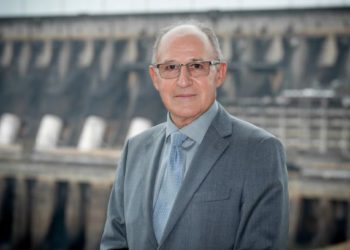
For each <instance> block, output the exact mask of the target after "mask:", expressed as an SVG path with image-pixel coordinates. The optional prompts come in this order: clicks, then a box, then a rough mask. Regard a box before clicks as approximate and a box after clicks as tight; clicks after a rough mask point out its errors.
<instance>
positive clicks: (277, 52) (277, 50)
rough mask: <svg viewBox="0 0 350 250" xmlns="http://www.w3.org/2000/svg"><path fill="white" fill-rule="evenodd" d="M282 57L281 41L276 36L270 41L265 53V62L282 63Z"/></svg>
mask: <svg viewBox="0 0 350 250" xmlns="http://www.w3.org/2000/svg"><path fill="white" fill-rule="evenodd" d="M283 56H284V50H283V44H282V39H281V37H280V36H276V37H274V38H273V39H272V41H271V44H270V47H269V49H268V51H267V53H266V61H267V62H269V63H278V62H280V61H282V59H283Z"/></svg>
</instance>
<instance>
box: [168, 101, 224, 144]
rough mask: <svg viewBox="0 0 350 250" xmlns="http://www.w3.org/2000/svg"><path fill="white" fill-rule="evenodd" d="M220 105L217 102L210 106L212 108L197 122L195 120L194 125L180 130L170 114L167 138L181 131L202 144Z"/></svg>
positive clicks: (191, 124)
mask: <svg viewBox="0 0 350 250" xmlns="http://www.w3.org/2000/svg"><path fill="white" fill-rule="evenodd" d="M218 109H219V107H218V104H217V102H216V101H214V103H213V104H212V105H211V106H210V108H209V109H208V110H207V111H206V112H204V113H203V114H202V115H201V116H200V117H198V118H197V119H196V120H194V121H193V122H192V123H190V124H188V125H187V126H185V127H183V128H181V129H178V128H177V127H176V125H175V124H174V123H173V121H172V120H171V118H170V114H169V113H168V115H167V123H166V137H167V138H168V136H169V135H170V134H171V133H173V132H175V131H178V130H179V131H180V132H181V133H183V134H185V135H186V136H187V137H189V138H190V139H192V140H193V141H195V142H196V143H198V144H200V143H201V142H202V140H203V138H204V136H205V134H206V133H207V130H208V128H209V126H210V124H211V122H212V121H213V120H214V117H215V116H216V114H217V112H218Z"/></svg>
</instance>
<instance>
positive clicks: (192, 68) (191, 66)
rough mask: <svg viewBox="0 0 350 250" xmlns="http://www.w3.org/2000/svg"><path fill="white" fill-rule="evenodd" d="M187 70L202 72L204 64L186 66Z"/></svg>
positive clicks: (197, 63) (196, 63)
mask: <svg viewBox="0 0 350 250" xmlns="http://www.w3.org/2000/svg"><path fill="white" fill-rule="evenodd" d="M188 68H189V69H190V70H202V69H203V68H204V64H203V63H199V62H195V63H190V64H188Z"/></svg>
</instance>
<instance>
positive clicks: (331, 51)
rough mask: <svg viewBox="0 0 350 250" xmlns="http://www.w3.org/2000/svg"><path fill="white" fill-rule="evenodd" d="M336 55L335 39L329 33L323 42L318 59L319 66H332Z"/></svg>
mask: <svg viewBox="0 0 350 250" xmlns="http://www.w3.org/2000/svg"><path fill="white" fill-rule="evenodd" d="M337 56H338V48H337V41H336V38H335V37H334V36H333V35H329V36H328V37H327V39H326V40H325V41H324V43H323V48H322V52H321V56H320V59H319V66H321V67H330V66H333V65H334V63H335V61H336V60H337Z"/></svg>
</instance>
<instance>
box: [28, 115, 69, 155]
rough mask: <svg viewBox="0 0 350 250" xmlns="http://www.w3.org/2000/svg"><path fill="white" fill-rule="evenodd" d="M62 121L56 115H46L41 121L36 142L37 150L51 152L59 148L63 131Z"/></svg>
mask: <svg viewBox="0 0 350 250" xmlns="http://www.w3.org/2000/svg"><path fill="white" fill-rule="evenodd" d="M62 126H63V123H62V120H61V119H60V118H59V117H57V116H54V115H45V116H44V117H43V119H42V120H41V123H40V127H39V131H38V134H37V136H36V140H35V149H36V150H39V151H42V150H44V151H45V150H50V149H54V148H56V146H57V142H58V139H59V137H60V133H61V130H62Z"/></svg>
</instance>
